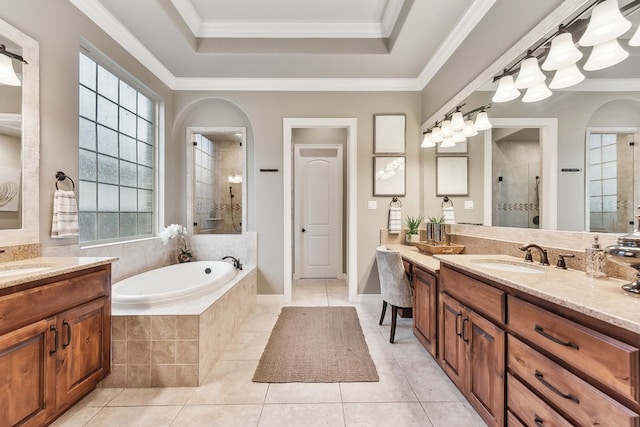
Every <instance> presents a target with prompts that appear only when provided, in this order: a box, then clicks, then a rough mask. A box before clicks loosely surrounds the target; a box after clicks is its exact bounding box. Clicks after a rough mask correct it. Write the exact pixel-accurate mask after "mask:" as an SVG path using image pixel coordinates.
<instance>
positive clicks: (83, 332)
mask: <svg viewBox="0 0 640 427" xmlns="http://www.w3.org/2000/svg"><path fill="white" fill-rule="evenodd" d="M110 272H111V268H110V265H105V266H101V267H95V268H92V269H90V270H86V271H84V272H75V273H70V274H67V275H64V276H59V277H56V278H51V279H48V280H43V281H40V282H37V283H35V284H34V286H33V287H28V286H20V287H18V289H15V290H14V291H13V292H11V291H12V290H11V289H5V290H3V291H4V294H3V295H0V334H1V335H0V425H1V426H14V425H20V426H41V425H45V424H47V423H48V422H51V421H52V420H53V419H54V418H56V417H57V416H59V415H60V414H61V413H62V412H63V411H65V410H66V409H68V408H69V407H70V406H71V405H72V404H73V403H75V402H76V401H78V400H79V399H80V398H82V397H83V396H84V395H86V394H87V393H89V392H90V391H91V390H93V389H94V388H95V386H96V385H97V384H98V383H99V382H100V381H101V380H102V379H104V377H105V376H106V375H107V374H108V373H109V370H110V342H111V333H110V331H111V280H110ZM79 295H80V296H81V297H79ZM52 311H55V312H52ZM16 312H17V313H24V315H23V316H15V315H14V314H15V313H16ZM12 313H13V314H12ZM25 322H28V323H27V324H25Z"/></svg>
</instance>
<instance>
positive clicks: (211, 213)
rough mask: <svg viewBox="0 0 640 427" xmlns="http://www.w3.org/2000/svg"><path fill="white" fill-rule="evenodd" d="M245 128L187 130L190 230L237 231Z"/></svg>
mask: <svg viewBox="0 0 640 427" xmlns="http://www.w3.org/2000/svg"><path fill="white" fill-rule="evenodd" d="M245 134H246V131H245V128H211V129H208V130H206V131H205V130H200V131H197V132H196V131H194V132H193V133H191V142H192V144H193V147H192V159H193V162H192V168H193V169H192V170H193V182H192V185H193V189H192V191H193V197H192V199H193V214H192V220H193V234H240V233H242V229H243V228H242V227H243V224H242V218H243V200H244V197H243V193H244V188H243V164H244V162H243V158H244V150H243V145H244V141H245Z"/></svg>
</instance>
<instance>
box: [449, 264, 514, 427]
mask: <svg viewBox="0 0 640 427" xmlns="http://www.w3.org/2000/svg"><path fill="white" fill-rule="evenodd" d="M439 286H440V291H441V293H440V296H439V301H440V302H439V304H440V307H439V314H440V318H439V323H440V328H439V336H438V339H439V351H440V356H439V361H440V365H441V367H442V369H443V370H444V372H445V373H446V374H447V375H448V376H449V378H451V380H452V381H453V382H454V383H455V384H456V385H457V386H458V388H459V389H460V391H462V393H463V394H464V395H465V397H466V398H467V400H468V401H469V403H471V405H473V407H474V408H475V409H476V411H478V414H479V415H480V416H481V417H482V418H483V419H484V421H485V422H486V423H487V424H488V425H491V426H502V425H504V415H505V377H504V375H505V340H506V333H505V331H504V329H503V328H502V325H500V324H499V323H496V322H494V321H491V320H489V318H491V319H502V318H504V298H505V295H504V292H502V291H499V290H497V289H495V288H492V287H491V286H489V285H487V284H485V283H482V282H480V281H476V280H475V279H472V278H470V277H468V276H464V275H462V274H460V273H458V272H456V271H453V270H450V269H448V268H447V267H446V266H442V267H441V269H440V285H439ZM469 289H474V290H477V291H478V292H479V293H480V294H483V295H484V296H485V297H486V298H485V299H482V300H479V301H478V304H474V303H473V299H474V298H473V294H468V293H467V292H468V290H469ZM460 300H464V303H463V302H462V301H460Z"/></svg>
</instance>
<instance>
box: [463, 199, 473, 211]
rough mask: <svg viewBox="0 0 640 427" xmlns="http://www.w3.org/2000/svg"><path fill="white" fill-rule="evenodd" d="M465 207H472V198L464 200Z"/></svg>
mask: <svg viewBox="0 0 640 427" xmlns="http://www.w3.org/2000/svg"><path fill="white" fill-rule="evenodd" d="M464 208H465V209H473V200H465V201H464Z"/></svg>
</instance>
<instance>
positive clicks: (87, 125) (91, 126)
mask: <svg viewBox="0 0 640 427" xmlns="http://www.w3.org/2000/svg"><path fill="white" fill-rule="evenodd" d="M79 142H80V147H82V148H87V149H89V150H94V151H95V149H96V124H95V122H92V121H90V120H87V119H83V118H82V117H80V138H79Z"/></svg>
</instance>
